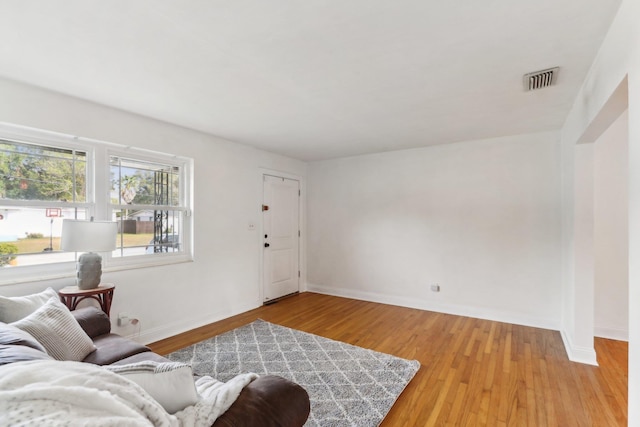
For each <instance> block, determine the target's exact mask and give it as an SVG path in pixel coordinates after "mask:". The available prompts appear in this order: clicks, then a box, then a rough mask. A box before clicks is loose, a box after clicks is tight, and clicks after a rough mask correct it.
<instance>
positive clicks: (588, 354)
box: [560, 330, 598, 366]
mask: <svg viewBox="0 0 640 427" xmlns="http://www.w3.org/2000/svg"><path fill="white" fill-rule="evenodd" d="M560 335H561V336H562V341H563V342H564V348H565V350H566V352H567V356H568V357H569V360H571V361H572V362H578V363H585V364H587V365H594V366H598V359H597V357H596V350H595V349H594V348H593V347H591V348H589V347H580V346H576V345H574V344H573V341H572V340H571V337H570V336H569V335H568V334H567V333H566V332H565V331H563V330H561V331H560Z"/></svg>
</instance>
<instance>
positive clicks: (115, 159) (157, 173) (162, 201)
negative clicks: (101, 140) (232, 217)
mask: <svg viewBox="0 0 640 427" xmlns="http://www.w3.org/2000/svg"><path fill="white" fill-rule="evenodd" d="M109 165H110V176H111V193H110V194H111V197H110V203H109V206H110V210H111V212H112V215H113V218H114V219H115V220H117V221H118V224H119V233H118V248H117V249H116V251H115V252H114V254H113V255H114V256H115V257H125V256H133V255H145V254H167V253H182V252H184V250H185V248H184V245H183V244H182V243H183V242H182V239H183V236H184V228H185V227H184V223H185V215H186V214H188V209H187V207H186V206H185V205H184V203H182V199H183V198H182V197H181V195H180V193H181V192H182V191H183V190H182V186H181V181H182V178H181V175H182V174H181V173H180V167H179V166H176V165H172V164H166V163H159V162H155V161H144V160H140V159H139V158H131V157H128V156H127V157H124V156H118V155H111V156H110V157H109Z"/></svg>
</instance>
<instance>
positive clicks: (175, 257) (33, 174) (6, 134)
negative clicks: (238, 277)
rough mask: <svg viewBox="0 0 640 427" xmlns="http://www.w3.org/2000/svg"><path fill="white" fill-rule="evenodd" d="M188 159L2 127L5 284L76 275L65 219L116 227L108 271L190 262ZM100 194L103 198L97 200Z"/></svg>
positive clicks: (0, 243) (0, 231)
mask: <svg viewBox="0 0 640 427" xmlns="http://www.w3.org/2000/svg"><path fill="white" fill-rule="evenodd" d="M191 168H192V161H191V160H190V159H186V158H182V157H178V156H173V155H167V154H162V153H155V152H151V151H147V150H141V149H135V148H131V147H121V146H118V145H115V144H110V143H104V142H99V141H94V140H89V139H85V138H76V137H71V136H68V135H60V134H55V133H50V132H44V131H36V130H30V129H24V128H19V127H14V126H8V125H0V283H13V282H18V281H28V280H33V279H34V278H36V277H37V278H45V277H46V278H50V277H63V276H70V275H72V274H73V272H74V269H73V262H74V261H75V259H76V255H77V254H75V253H69V252H63V251H61V250H60V235H61V231H62V221H63V219H64V218H74V219H88V218H90V217H95V218H96V219H100V220H113V221H117V222H118V243H117V249H116V250H115V251H114V252H113V253H111V254H102V255H103V269H105V270H109V269H119V268H129V267H133V266H145V265H157V264H163V263H171V262H181V261H186V260H190V259H191V215H190V213H191V209H190V206H191V200H192V196H191V184H190V179H191ZM96 195H104V196H102V197H96Z"/></svg>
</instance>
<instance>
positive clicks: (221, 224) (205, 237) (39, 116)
mask: <svg viewBox="0 0 640 427" xmlns="http://www.w3.org/2000/svg"><path fill="white" fill-rule="evenodd" d="M0 99H2V102H0V121H2V122H8V123H14V124H19V125H24V126H30V127H34V128H40V129H46V130H51V131H57V132H63V133H67V134H72V135H76V136H83V137H88V138H94V139H98V140H103V141H109V142H115V143H119V144H126V145H133V146H137V147H142V148H148V149H153V150H157V151H162V152H168V153H173V154H177V155H181V156H188V157H192V158H194V159H195V167H194V172H195V185H194V188H195V202H194V204H195V206H194V221H195V226H194V229H195V261H194V262H190V263H184V264H175V265H168V266H162V267H153V268H143V269H137V270H128V271H119V272H106V273H105V274H104V275H103V282H113V283H115V284H116V286H117V288H116V291H115V296H114V301H113V306H112V314H115V313H118V312H120V311H127V312H129V313H130V314H131V315H133V316H135V317H138V318H139V319H140V320H141V335H140V338H139V339H140V340H141V341H144V342H150V341H154V340H157V339H160V338H165V337H167V336H170V335H174V334H176V333H178V332H182V331H185V330H188V329H192V328H194V327H197V326H200V325H203V324H206V323H210V322H213V321H216V320H219V319H221V318H224V317H228V316H231V315H234V314H237V313H240V312H243V311H246V310H249V309H252V308H255V307H257V306H259V305H261V302H262V301H261V298H260V261H261V246H260V243H261V239H260V236H259V230H260V227H257V229H256V230H254V231H249V230H248V224H249V222H250V221H251V222H253V223H255V224H260V222H261V213H260V205H261V201H262V181H261V179H260V170H261V168H266V169H270V170H277V171H282V172H287V173H290V174H294V175H297V176H301V177H303V178H304V176H305V175H306V165H305V164H304V163H302V162H300V161H296V160H292V159H288V158H285V157H282V156H277V155H273V154H270V153H266V152H263V151H259V150H255V149H252V148H249V147H246V146H243V145H240V144H235V143H231V142H228V141H225V140H222V139H219V138H215V137H212V136H208V135H205V134H202V133H199V132H195V131H191V130H188V129H185V128H181V127H178V126H173V125H169V124H166V123H162V122H159V121H155V120H151V119H147V118H144V117H141V116H137V115H134V114H128V113H126V112H123V111H119V110H115V109H111V108H106V107H103V106H99V105H96V104H93V103H89V102H84V101H82V100H78V99H75V98H71V97H67V96H63V95H60V94H56V93H52V92H48V91H45V90H41V89H37V88H33V87H29V86H25V85H22V84H19V83H16V82H11V81H7V80H0ZM303 185H304V182H303ZM303 214H304V213H303ZM303 223H304V218H303ZM303 265H304V260H303ZM69 273H70V277H69V279H65V280H56V281H52V282H36V283H24V284H18V285H11V286H3V287H0V294H2V295H21V294H28V293H31V292H35V291H39V290H41V289H44V288H46V287H47V286H53V287H55V288H61V287H63V286H67V285H70V284H72V283H73V279H72V277H71V276H72V275H73V273H74V272H73V271H70V272H69ZM0 274H1V272H0ZM112 317H114V316H112ZM114 326H115V325H114ZM119 332H122V333H125V334H131V333H133V332H134V331H133V330H128V329H121V330H119Z"/></svg>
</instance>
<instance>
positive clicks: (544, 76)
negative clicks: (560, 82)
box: [523, 67, 560, 92]
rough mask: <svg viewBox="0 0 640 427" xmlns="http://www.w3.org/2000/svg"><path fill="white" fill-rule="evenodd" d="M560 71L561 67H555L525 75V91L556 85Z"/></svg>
mask: <svg viewBox="0 0 640 427" xmlns="http://www.w3.org/2000/svg"><path fill="white" fill-rule="evenodd" d="M559 70H560V67H555V68H549V69H548V70H542V71H535V72H533V73H528V74H525V75H524V78H523V82H524V90H525V91H527V92H528V91H531V90H537V89H542V88H545V87H548V86H551V85H554V84H556V80H557V79H558V71H559Z"/></svg>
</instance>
